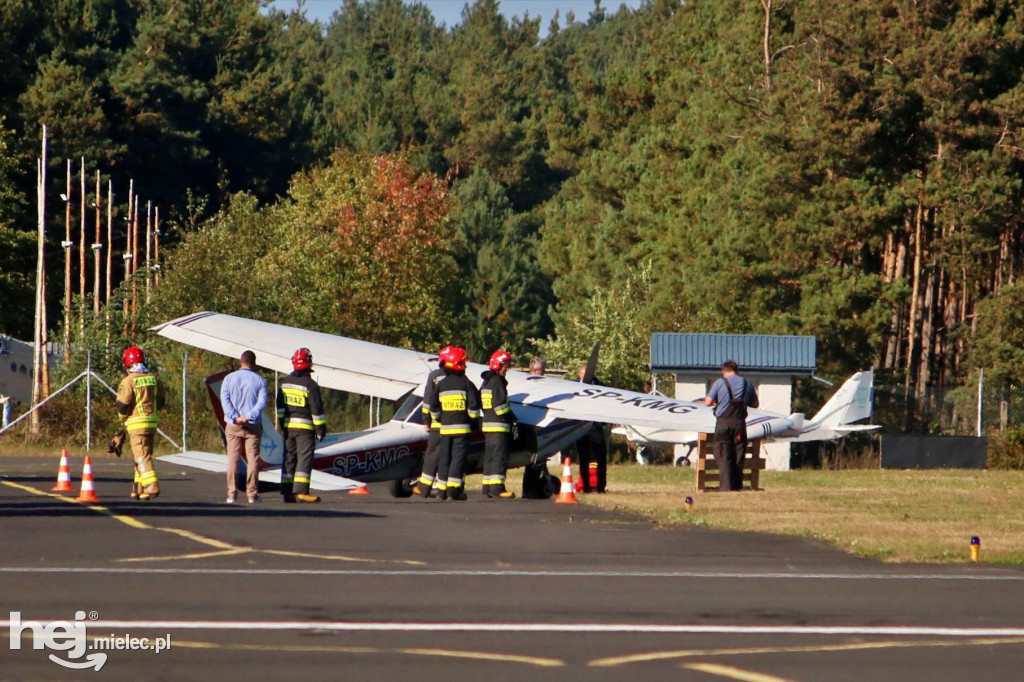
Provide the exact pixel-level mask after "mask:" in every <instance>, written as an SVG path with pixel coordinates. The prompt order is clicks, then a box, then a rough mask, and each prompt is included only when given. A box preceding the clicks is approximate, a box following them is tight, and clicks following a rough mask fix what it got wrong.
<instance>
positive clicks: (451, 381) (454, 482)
mask: <svg viewBox="0 0 1024 682" xmlns="http://www.w3.org/2000/svg"><path fill="white" fill-rule="evenodd" d="M442 362H443V363H444V377H442V378H441V380H440V381H438V382H437V385H436V386H434V392H433V393H432V394H431V396H430V416H431V417H432V418H433V419H434V420H435V421H437V422H438V423H439V424H440V425H441V432H440V436H441V437H440V439H439V441H438V450H439V456H438V464H437V497H438V499H440V500H444V499H449V500H465V499H466V488H465V483H464V481H463V480H462V474H463V471H464V470H465V467H466V451H467V450H468V449H469V436H470V434H471V433H473V430H474V429H473V425H474V421H475V420H478V419H480V393H479V392H478V391H477V390H476V386H474V385H473V382H472V381H470V380H469V379H467V378H466V363H467V362H469V356H468V355H467V354H466V350H465V349H464V348H459V347H454V348H452V349H451V350H450V351H449V352H448V353H447V354H446V355H445V357H444V358H442Z"/></svg>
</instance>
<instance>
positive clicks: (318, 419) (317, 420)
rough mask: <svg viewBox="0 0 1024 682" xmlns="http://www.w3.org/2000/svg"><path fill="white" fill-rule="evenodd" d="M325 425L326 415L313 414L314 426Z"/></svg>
mask: <svg viewBox="0 0 1024 682" xmlns="http://www.w3.org/2000/svg"><path fill="white" fill-rule="evenodd" d="M326 423H327V415H326V414H314V415H313V424H314V425H315V426H323V425H324V424H326Z"/></svg>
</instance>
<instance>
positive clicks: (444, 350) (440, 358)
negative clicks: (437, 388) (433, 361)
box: [437, 346, 455, 366]
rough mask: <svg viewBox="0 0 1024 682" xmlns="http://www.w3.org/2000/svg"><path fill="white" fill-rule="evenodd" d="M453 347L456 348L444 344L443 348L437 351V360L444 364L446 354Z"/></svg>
mask: <svg viewBox="0 0 1024 682" xmlns="http://www.w3.org/2000/svg"><path fill="white" fill-rule="evenodd" d="M453 348H455V346H444V347H443V348H441V350H439V351H437V360H438V362H440V363H441V365H442V366H443V365H444V358H445V356H446V355H448V354H450V353H451V352H452V349H453Z"/></svg>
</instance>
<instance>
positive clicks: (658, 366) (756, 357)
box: [651, 332, 818, 375]
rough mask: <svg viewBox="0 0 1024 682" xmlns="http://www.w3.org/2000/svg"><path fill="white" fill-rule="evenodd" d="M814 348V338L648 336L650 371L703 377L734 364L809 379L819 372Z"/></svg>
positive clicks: (741, 367) (706, 335)
mask: <svg viewBox="0 0 1024 682" xmlns="http://www.w3.org/2000/svg"><path fill="white" fill-rule="evenodd" d="M817 345H818V344H817V339H815V338H814V337H813V336H769V335H766V334H669V333H663V332H659V333H655V334H652V335H651V371H652V372H656V373H657V372H661V373H668V372H672V373H676V374H695V373H696V374H702V373H706V372H707V371H708V370H715V371H717V370H718V369H720V368H721V367H722V363H723V362H725V361H726V360H735V361H736V362H737V363H738V364H739V366H740V370H741V371H746V372H757V373H758V374H762V373H780V374H790V375H810V374H814V372H815V370H816V369H817V368H818V362H817Z"/></svg>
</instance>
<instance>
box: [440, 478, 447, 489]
mask: <svg viewBox="0 0 1024 682" xmlns="http://www.w3.org/2000/svg"><path fill="white" fill-rule="evenodd" d="M437 489H438V490H447V489H448V481H442V480H441V479H437Z"/></svg>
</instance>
